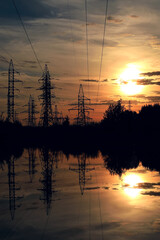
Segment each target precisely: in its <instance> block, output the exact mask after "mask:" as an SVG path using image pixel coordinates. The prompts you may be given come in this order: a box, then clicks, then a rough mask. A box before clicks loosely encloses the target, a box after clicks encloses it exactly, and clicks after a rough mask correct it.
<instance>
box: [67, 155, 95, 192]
mask: <svg viewBox="0 0 160 240" xmlns="http://www.w3.org/2000/svg"><path fill="white" fill-rule="evenodd" d="M88 165H89V164H87V163H86V154H85V153H82V154H80V155H79V156H78V168H71V167H70V168H69V170H71V171H74V172H77V173H79V186H80V191H81V195H83V193H84V189H85V184H86V172H90V171H93V170H95V168H88V167H87V166H88Z"/></svg>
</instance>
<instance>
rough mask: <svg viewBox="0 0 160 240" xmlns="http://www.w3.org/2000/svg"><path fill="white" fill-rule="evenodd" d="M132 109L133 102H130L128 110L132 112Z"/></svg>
mask: <svg viewBox="0 0 160 240" xmlns="http://www.w3.org/2000/svg"><path fill="white" fill-rule="evenodd" d="M131 109H132V105H131V101H130V100H129V102H128V110H129V111H131Z"/></svg>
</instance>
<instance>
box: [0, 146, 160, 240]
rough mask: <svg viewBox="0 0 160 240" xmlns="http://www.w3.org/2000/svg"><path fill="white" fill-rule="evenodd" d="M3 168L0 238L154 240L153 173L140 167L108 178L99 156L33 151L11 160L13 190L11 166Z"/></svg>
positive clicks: (159, 222)
mask: <svg viewBox="0 0 160 240" xmlns="http://www.w3.org/2000/svg"><path fill="white" fill-rule="evenodd" d="M42 155H43V157H42ZM28 156H30V161H29V159H28ZM33 156H34V159H33ZM35 156H37V157H36V158H35ZM40 157H41V159H40ZM48 157H49V158H50V161H49V162H47V160H46V159H47V158H48ZM44 159H45V162H44ZM3 168H4V170H3V171H2V170H1V171H0V190H1V191H0V226H1V228H0V239H16V240H17V239H24V240H25V239H47V240H48V239H56V240H61V239H75V240H80V239H139V240H143V239H159V236H160V217H159V216H160V205H159V197H160V196H159V188H160V184H159V182H160V176H159V174H158V172H156V171H149V170H147V169H145V168H144V167H143V166H142V165H139V167H138V168H137V169H130V170H126V171H125V172H124V173H123V174H122V175H121V176H118V175H110V173H109V171H108V170H107V169H106V168H105V167H104V162H103V159H102V157H101V155H100V156H99V157H98V158H89V159H88V158H86V156H85V154H81V155H80V156H79V157H74V156H72V155H70V156H69V158H68V159H67V158H66V157H65V156H64V155H63V154H62V153H61V154H60V153H58V152H56V153H54V154H49V155H48V153H47V152H46V151H45V150H44V151H41V154H40V156H39V152H38V150H36V151H34V153H33V152H32V151H31V152H28V151H27V150H25V151H24V153H23V155H22V156H21V157H20V158H19V159H16V160H15V161H14V173H15V175H14V177H15V179H14V180H15V189H14V190H15V191H13V186H12V180H13V179H9V176H8V172H9V171H10V173H13V172H12V170H13V169H12V162H10V165H9V164H5V165H4V166H3ZM9 187H10V188H11V189H10V192H9ZM14 193H15V209H14V204H13V202H12V203H11V202H9V199H8V198H9V194H10V198H11V199H10V201H11V200H13V198H14V196H13V194H14ZM47 205H48V208H49V209H48V212H47ZM9 208H10V209H9ZM11 211H12V215H14V217H13V220H12V219H11ZM47 213H48V215H47Z"/></svg>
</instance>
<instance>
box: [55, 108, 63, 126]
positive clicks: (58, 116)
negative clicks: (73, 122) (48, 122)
mask: <svg viewBox="0 0 160 240" xmlns="http://www.w3.org/2000/svg"><path fill="white" fill-rule="evenodd" d="M53 123H54V124H62V123H63V115H62V112H59V111H58V107H57V105H55V109H54V112H53Z"/></svg>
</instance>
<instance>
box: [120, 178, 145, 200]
mask: <svg viewBox="0 0 160 240" xmlns="http://www.w3.org/2000/svg"><path fill="white" fill-rule="evenodd" d="M142 182H143V181H142V179H141V178H140V176H138V175H136V174H129V175H126V176H125V177H124V179H123V184H124V186H125V187H124V192H125V193H126V194H127V195H128V196H129V197H132V198H136V197H137V196H138V195H139V194H140V192H141V189H139V188H136V187H137V186H138V183H142Z"/></svg>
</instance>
